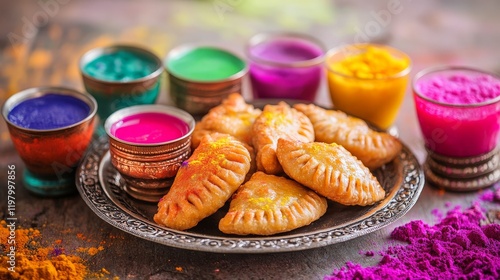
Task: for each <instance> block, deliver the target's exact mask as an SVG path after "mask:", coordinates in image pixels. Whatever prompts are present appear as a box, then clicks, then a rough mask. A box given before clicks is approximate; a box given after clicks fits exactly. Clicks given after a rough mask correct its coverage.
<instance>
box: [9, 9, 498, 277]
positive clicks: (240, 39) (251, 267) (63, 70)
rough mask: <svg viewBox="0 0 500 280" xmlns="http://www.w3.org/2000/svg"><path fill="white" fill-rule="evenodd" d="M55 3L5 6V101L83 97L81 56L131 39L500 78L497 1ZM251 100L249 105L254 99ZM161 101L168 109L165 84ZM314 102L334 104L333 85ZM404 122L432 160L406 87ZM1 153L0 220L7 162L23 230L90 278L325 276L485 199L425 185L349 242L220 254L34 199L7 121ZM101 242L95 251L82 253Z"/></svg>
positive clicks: (165, 47)
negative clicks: (67, 94)
mask: <svg viewBox="0 0 500 280" xmlns="http://www.w3.org/2000/svg"><path fill="white" fill-rule="evenodd" d="M49 2H50V3H51V4H50V5H48V4H47V5H42V4H40V3H41V2H38V1H8V0H0V96H1V99H0V100H1V101H0V102H1V104H3V102H4V101H5V100H6V98H8V97H9V96H11V95H12V94H14V93H16V92H17V91H20V90H22V89H25V88H29V87H36V86H42V85H57V86H68V87H73V88H76V89H79V90H83V85H82V81H81V78H80V76H79V71H78V59H79V57H80V55H81V54H83V52H85V51H86V50H88V49H90V48H92V47H96V46H102V45H107V44H110V43H115V42H121V43H134V44H142V45H144V46H147V47H149V48H151V49H152V50H153V51H155V52H156V53H157V54H158V55H159V56H165V55H166V54H167V52H168V51H169V50H170V49H172V48H173V47H175V46H177V45H179V44H183V43H193V42H196V43H207V44H216V45H223V46H225V47H228V48H230V49H232V50H233V51H235V52H237V53H240V54H241V55H243V47H244V44H245V42H246V40H247V39H248V38H249V37H250V36H251V35H253V34H255V33H257V32H261V31H290V30H293V31H297V32H305V33H309V34H311V35H313V36H316V37H317V38H318V39H320V40H321V41H323V43H324V44H325V46H326V47H328V48H331V47H334V46H337V45H340V44H344V43H352V42H360V41H366V40H368V41H373V42H380V43H385V44H390V45H392V46H394V47H397V48H399V49H402V50H404V51H405V52H407V53H408V54H409V55H410V56H411V57H412V59H413V70H412V76H413V75H414V74H415V73H416V72H417V71H419V70H421V69H423V68H426V67H429V66H434V65H439V64H463V65H470V66H474V67H478V68H482V69H485V70H489V71H494V72H495V71H496V72H497V73H498V72H500V51H499V48H500V33H499V32H498V27H499V26H500V17H499V16H498V13H499V12H500V2H498V1H495V0H491V1H389V2H391V3H393V6H390V5H388V3H387V2H386V1H327V0H318V1H302V2H301V1H284V0H280V1H226V0H207V1H111V0H106V1H97V0H92V1H77V0H73V1H56V0H49V1H46V2H45V3H49ZM251 2H254V3H251ZM271 2H272V3H273V4H270V3H271ZM301 3H302V4H301ZM306 3H309V4H306ZM394 3H395V4H394ZM394 5H395V6H394ZM243 94H244V95H245V96H246V97H249V93H248V91H245V92H243ZM159 102H160V103H169V99H168V90H167V89H166V88H165V87H164V88H163V90H162V97H161V98H160V100H159ZM317 103H319V104H321V105H325V106H330V105H331V103H330V101H329V98H328V94H327V91H326V87H325V85H323V87H322V89H321V92H320V94H319V96H318V100H317ZM396 125H397V127H398V128H399V134H400V138H401V140H402V141H403V142H404V143H405V144H406V145H407V146H408V147H409V148H410V149H411V151H412V152H413V153H414V154H415V155H416V156H417V158H418V160H419V161H420V162H421V163H422V162H423V161H424V159H425V156H426V154H425V150H424V146H423V140H422V136H421V134H420V131H419V128H418V123H417V120H416V116H415V110H414V108H413V100H412V96H411V92H410V91H409V90H408V92H407V95H406V98H405V101H404V104H403V107H402V109H401V112H400V114H399V117H398V120H397V123H396ZM0 155H1V158H0V184H1V186H2V188H1V195H0V197H1V202H0V205H1V207H0V215H1V216H2V219H5V218H6V215H7V214H6V210H7V206H6V188H5V185H6V182H7V165H15V167H16V172H17V177H16V183H17V189H16V190H17V192H16V211H17V213H16V215H17V217H18V223H19V225H20V226H22V227H25V228H28V227H33V228H37V229H39V230H40V231H41V233H42V235H43V238H44V242H45V243H46V244H53V243H54V242H56V240H57V241H58V242H60V241H62V245H63V246H64V248H65V251H66V252H67V253H74V254H80V255H81V256H82V257H83V258H84V259H85V262H86V264H87V265H88V267H89V270H90V271H91V272H98V271H100V270H101V269H102V268H105V269H106V270H107V271H109V274H107V276H108V277H113V276H118V277H120V279H235V278H238V279H321V278H323V277H324V276H325V275H327V274H329V273H331V271H332V270H333V269H335V268H339V267H342V266H343V265H344V264H345V262H347V261H352V262H357V263H361V264H363V265H372V264H374V263H376V261H377V257H371V258H369V257H366V256H364V255H362V254H360V253H359V252H360V251H363V250H364V251H366V250H371V251H379V250H383V249H384V248H386V247H387V244H389V242H390V239H389V234H390V232H391V231H392V230H393V229H394V228H395V227H397V226H400V225H403V224H405V223H407V222H409V221H411V220H416V219H421V220H424V221H426V222H428V223H431V224H432V223H434V222H436V217H434V216H433V215H432V214H431V211H432V210H433V209H439V210H441V211H442V212H446V211H447V209H449V207H450V205H462V206H463V207H468V206H470V205H471V203H472V202H473V201H475V200H477V199H478V192H472V193H453V192H444V191H441V190H439V189H437V188H434V187H431V186H429V185H426V186H425V187H424V189H423V191H422V194H421V196H420V199H419V200H418V202H417V203H416V205H415V206H414V207H413V208H412V209H411V210H410V211H409V212H408V213H407V214H406V215H405V216H404V217H402V218H401V219H399V220H397V221H396V222H394V223H392V224H390V225H389V226H387V227H385V228H383V229H380V230H378V231H376V232H373V233H370V234H367V235H365V236H362V237H359V238H356V239H353V240H350V241H346V242H343V243H339V244H334V245H330V246H326V247H322V248H317V249H308V250H303V251H297V252H287V253H272V254H215V253H209V252H198V251H189V250H183V249H176V248H171V247H167V246H164V245H159V244H156V243H154V242H150V241H147V240H143V239H140V238H137V237H135V236H132V235H130V234H128V233H125V232H123V231H121V230H119V229H117V228H115V227H113V226H110V225H109V224H108V223H106V222H105V221H103V220H101V219H100V218H99V217H98V216H97V215H95V214H94V213H93V212H92V211H91V210H90V209H89V207H88V206H87V205H86V204H85V203H84V201H83V200H82V198H81V197H80V196H79V195H74V196H69V197H64V198H57V199H51V198H41V197H37V196H34V195H32V194H30V193H28V192H27V191H26V190H24V189H23V188H22V184H21V174H22V171H23V168H24V165H23V163H22V161H21V159H20V158H19V156H18V155H17V154H16V152H15V150H14V149H13V146H12V143H11V141H10V138H9V135H8V132H7V130H6V125H5V123H4V122H3V121H0ZM99 246H102V247H101V248H100V249H99V250H98V252H97V253H96V254H85V253H82V250H79V248H82V247H83V248H88V247H95V248H99ZM2 265H3V264H2Z"/></svg>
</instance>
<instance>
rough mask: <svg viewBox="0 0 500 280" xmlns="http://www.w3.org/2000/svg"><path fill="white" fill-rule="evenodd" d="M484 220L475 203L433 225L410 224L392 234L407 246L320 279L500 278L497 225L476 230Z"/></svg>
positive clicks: (348, 265) (499, 244) (499, 235)
mask: <svg viewBox="0 0 500 280" xmlns="http://www.w3.org/2000/svg"><path fill="white" fill-rule="evenodd" d="M483 218H484V213H483V211H482V209H481V208H480V207H479V205H478V204H475V205H473V206H472V207H471V208H469V209H466V210H465V211H461V209H460V208H459V207H456V208H454V209H452V210H451V211H449V212H448V213H447V215H446V217H445V218H444V219H443V220H442V221H441V222H440V223H438V224H436V225H434V226H429V225H428V224H425V223H424V222H423V221H420V220H417V221H412V222H410V223H408V224H406V225H403V226H401V227H398V228H396V229H395V230H394V231H393V232H392V234H391V237H392V238H393V239H395V240H398V241H403V242H406V243H408V244H407V245H397V246H392V247H389V248H388V249H387V250H385V251H384V252H380V255H381V256H382V259H381V261H380V262H379V263H378V264H377V265H376V266H374V267H362V266H361V265H359V264H354V263H351V262H348V263H347V265H346V267H343V268H341V269H339V270H335V271H333V273H332V275H329V276H326V277H325V278H324V279H325V280H332V279H384V280H387V279H500V224H488V225H480V221H481V220H482V219H483Z"/></svg>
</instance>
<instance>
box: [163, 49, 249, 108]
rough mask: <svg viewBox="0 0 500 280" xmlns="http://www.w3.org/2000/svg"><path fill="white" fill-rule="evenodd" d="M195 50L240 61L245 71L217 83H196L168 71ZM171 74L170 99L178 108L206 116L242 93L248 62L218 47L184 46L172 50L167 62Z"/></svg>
mask: <svg viewBox="0 0 500 280" xmlns="http://www.w3.org/2000/svg"><path fill="white" fill-rule="evenodd" d="M196 49H208V50H214V51H220V52H223V53H226V54H227V55H228V56H231V57H234V58H236V59H238V60H240V61H241V63H242V65H243V66H242V68H241V69H240V70H239V71H238V72H236V73H234V74H233V75H231V76H229V77H227V78H223V79H217V80H196V79H191V78H188V77H184V76H182V75H178V74H176V73H175V71H173V69H171V68H170V67H169V63H170V62H171V61H172V60H174V59H177V58H179V57H182V56H184V55H186V54H188V53H189V52H191V51H193V50H196ZM163 63H164V66H165V69H166V71H167V73H168V81H169V95H170V98H171V100H172V102H173V103H174V104H175V105H176V106H177V107H179V108H181V109H183V110H186V111H187V112H189V113H190V114H193V115H200V116H201V115H203V114H205V113H207V112H208V111H209V110H210V109H211V108H213V107H215V106H217V105H219V104H220V103H221V102H222V100H224V99H225V98H227V97H228V96H229V94H231V93H235V92H237V93H241V89H242V81H243V77H245V76H246V74H247V72H248V66H247V65H246V62H245V61H244V60H243V59H242V58H240V57H239V56H238V55H236V54H234V53H232V52H230V51H228V50H225V49H223V48H220V47H216V46H204V45H195V44H193V45H182V46H179V47H177V48H175V49H173V50H171V51H170V52H169V53H168V55H167V57H166V58H165V60H164V62H163Z"/></svg>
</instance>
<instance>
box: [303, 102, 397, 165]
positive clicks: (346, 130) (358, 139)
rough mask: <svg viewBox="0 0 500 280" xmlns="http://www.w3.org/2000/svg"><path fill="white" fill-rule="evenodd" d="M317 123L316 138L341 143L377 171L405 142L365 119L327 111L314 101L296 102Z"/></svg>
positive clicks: (390, 159)
mask: <svg viewBox="0 0 500 280" xmlns="http://www.w3.org/2000/svg"><path fill="white" fill-rule="evenodd" d="M294 108H295V109H297V110H298V111H300V112H302V113H304V114H305V115H306V116H307V117H308V118H309V119H310V120H311V123H312V124H313V126H314V132H315V137H316V141H318V142H325V143H337V144H340V145H342V146H344V148H346V149H347V150H348V151H349V152H351V154H353V155H354V156H356V157H357V158H358V159H359V160H361V162H363V164H364V165H365V166H366V167H368V168H370V169H372V170H374V169H377V168H379V167H381V166H382V165H384V164H386V163H388V162H390V161H392V160H393V159H394V158H395V157H396V156H397V155H398V154H399V152H400V151H401V149H402V144H401V142H400V141H399V140H398V139H397V138H396V137H394V136H392V135H390V134H388V133H385V132H378V131H375V130H373V129H371V128H370V127H369V126H368V125H367V124H366V122H365V121H363V120H361V119H359V118H355V117H352V116H348V115H347V114H345V113H344V112H341V111H337V110H326V109H323V108H321V107H318V106H316V105H313V104H308V105H306V104H296V105H294Z"/></svg>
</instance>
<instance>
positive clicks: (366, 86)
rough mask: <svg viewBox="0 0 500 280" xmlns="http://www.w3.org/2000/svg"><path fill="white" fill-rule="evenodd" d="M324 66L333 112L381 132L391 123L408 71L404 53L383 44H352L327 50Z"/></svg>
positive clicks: (405, 83) (399, 103) (401, 97)
mask: <svg viewBox="0 0 500 280" xmlns="http://www.w3.org/2000/svg"><path fill="white" fill-rule="evenodd" d="M325 63H326V68H327V80H328V87H329V92H330V97H331V100H332V103H333V106H334V107H335V108H336V109H339V110H342V111H345V112H346V113H349V114H351V115H354V116H357V117H359V118H362V119H364V120H366V121H368V122H370V123H372V124H374V125H376V126H377V127H379V128H381V129H384V130H387V129H389V128H390V127H391V126H392V125H393V124H394V121H395V120H396V117H397V115H398V111H399V108H400V107H401V104H402V102H403V99H404V96H405V93H406V89H407V85H408V80H409V73H410V70H411V60H410V57H409V56H408V55H407V54H405V53H404V52H402V51H400V50H398V49H395V48H393V47H390V46H386V45H378V44H352V45H347V46H341V47H338V48H334V49H331V50H330V51H329V52H328V53H327V56H326V60H325Z"/></svg>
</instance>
